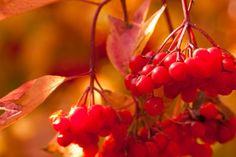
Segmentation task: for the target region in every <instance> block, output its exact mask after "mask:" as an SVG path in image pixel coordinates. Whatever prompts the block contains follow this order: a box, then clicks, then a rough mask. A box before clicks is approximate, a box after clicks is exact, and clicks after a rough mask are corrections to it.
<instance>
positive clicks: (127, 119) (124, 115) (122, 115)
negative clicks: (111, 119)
mask: <svg viewBox="0 0 236 157" xmlns="http://www.w3.org/2000/svg"><path fill="white" fill-rule="evenodd" d="M117 114H118V115H119V120H120V122H121V123H124V124H127V125H130V124H131V123H132V121H133V117H132V114H131V113H130V112H129V111H127V110H124V111H119V112H118V113H117Z"/></svg>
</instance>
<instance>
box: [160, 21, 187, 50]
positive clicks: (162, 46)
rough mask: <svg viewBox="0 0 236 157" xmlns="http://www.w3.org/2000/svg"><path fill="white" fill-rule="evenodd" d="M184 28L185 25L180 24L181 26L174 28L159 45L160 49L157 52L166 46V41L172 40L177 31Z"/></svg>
mask: <svg viewBox="0 0 236 157" xmlns="http://www.w3.org/2000/svg"><path fill="white" fill-rule="evenodd" d="M182 28H183V25H180V26H179V27H177V28H176V29H175V30H173V31H172V32H171V33H170V34H169V35H168V37H167V38H166V39H165V40H164V41H163V43H162V44H161V46H160V47H159V49H158V50H157V53H158V52H160V51H161V50H162V49H163V48H164V46H165V45H166V43H167V42H168V41H169V40H170V38H172V36H173V35H175V33H177V32H178V31H179V30H181V29H182Z"/></svg>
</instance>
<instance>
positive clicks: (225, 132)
mask: <svg viewBox="0 0 236 157" xmlns="http://www.w3.org/2000/svg"><path fill="white" fill-rule="evenodd" d="M234 135H235V134H234V130H231V129H230V128H228V127H225V126H220V128H219V130H218V133H217V136H218V138H217V139H218V141H219V142H220V143H226V142H228V141H230V140H232V139H233V138H234Z"/></svg>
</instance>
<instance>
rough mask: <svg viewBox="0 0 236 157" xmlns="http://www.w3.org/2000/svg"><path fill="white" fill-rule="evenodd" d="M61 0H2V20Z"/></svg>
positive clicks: (0, 6) (0, 3)
mask: <svg viewBox="0 0 236 157" xmlns="http://www.w3.org/2000/svg"><path fill="white" fill-rule="evenodd" d="M58 1H60V0H0V20H3V19H5V18H7V17H11V16H13V15H17V14H19V13H23V12H26V11H30V10H33V9H36V8H39V7H42V6H45V5H48V4H50V3H53V2H58Z"/></svg>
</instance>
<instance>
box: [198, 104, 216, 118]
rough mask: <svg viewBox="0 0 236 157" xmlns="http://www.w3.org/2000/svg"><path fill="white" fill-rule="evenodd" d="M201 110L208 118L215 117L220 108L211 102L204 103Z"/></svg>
mask: <svg viewBox="0 0 236 157" xmlns="http://www.w3.org/2000/svg"><path fill="white" fill-rule="evenodd" d="M199 112H200V114H201V115H202V116H204V117H205V118H206V119H215V118H216V116H217V115H218V113H219V112H218V109H217V108H216V105H215V104H213V103H210V102H209V103H205V104H202V105H201V107H200V110H199Z"/></svg>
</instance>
